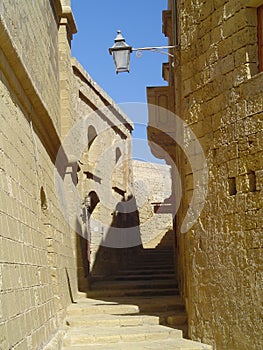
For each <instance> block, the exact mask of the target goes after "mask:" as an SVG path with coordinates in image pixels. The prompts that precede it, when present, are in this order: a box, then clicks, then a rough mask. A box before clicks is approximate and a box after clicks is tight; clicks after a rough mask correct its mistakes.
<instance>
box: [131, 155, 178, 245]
mask: <svg viewBox="0 0 263 350" xmlns="http://www.w3.org/2000/svg"><path fill="white" fill-rule="evenodd" d="M133 188H134V196H135V198H136V202H137V206H138V210H139V218H140V234H141V238H142V244H143V247H145V248H146V247H149V248H154V247H155V246H156V245H157V244H158V243H160V241H161V240H162V238H163V237H164V235H165V233H166V232H167V231H169V230H170V229H172V227H173V216H172V213H160V210H159V213H158V212H157V213H155V212H154V206H156V205H157V204H161V203H164V201H165V200H166V199H168V198H169V197H170V196H171V191H172V181H171V168H170V167H169V166H168V165H163V164H158V163H149V162H141V161H138V160H134V161H133Z"/></svg>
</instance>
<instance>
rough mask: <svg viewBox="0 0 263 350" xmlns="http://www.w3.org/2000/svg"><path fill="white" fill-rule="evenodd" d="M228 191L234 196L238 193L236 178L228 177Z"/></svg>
mask: <svg viewBox="0 0 263 350" xmlns="http://www.w3.org/2000/svg"><path fill="white" fill-rule="evenodd" d="M228 193H229V195H230V196H234V195H235V194H236V193H237V186H236V178H235V177H230V178H229V179H228Z"/></svg>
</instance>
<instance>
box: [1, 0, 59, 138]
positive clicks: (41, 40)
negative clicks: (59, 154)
mask: <svg viewBox="0 0 263 350" xmlns="http://www.w3.org/2000/svg"><path fill="white" fill-rule="evenodd" d="M59 9H60V10H61V5H60V1H58V0H52V1H49V0H41V1H36V2H34V4H32V1H31V0H25V1H23V4H22V6H21V3H20V2H17V1H12V0H10V1H2V2H1V4H0V16H1V27H0V28H1V37H3V35H7V36H8V37H9V40H10V43H7V42H3V40H1V43H2V45H4V46H5V48H6V49H7V48H8V44H11V47H10V51H12V52H10V54H11V53H12V56H13V58H12V61H10V65H11V67H12V69H14V70H18V69H19V68H18V67H19V66H18V65H17V60H19V61H20V62H21V64H22V65H23V67H24V70H25V72H24V73H22V72H21V71H20V72H18V78H19V79H23V80H24V82H25V81H26V79H28V85H32V86H33V89H34V92H35V95H36V96H34V99H35V100H38V99H40V100H41V103H42V104H43V106H44V107H45V109H46V111H47V113H48V114H49V116H50V118H51V119H52V121H53V123H54V126H55V128H56V130H57V131H58V132H59V130H60V104H59V67H58V35H57V32H58V15H59ZM24 75H25V76H26V78H25V77H24ZM47 77H49V79H47ZM28 89H29V87H28ZM32 98H33V96H32Z"/></svg>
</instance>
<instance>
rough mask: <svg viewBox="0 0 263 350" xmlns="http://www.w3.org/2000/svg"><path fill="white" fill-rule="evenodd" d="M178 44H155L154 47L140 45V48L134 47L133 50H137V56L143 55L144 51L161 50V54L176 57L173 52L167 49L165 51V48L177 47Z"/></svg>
mask: <svg viewBox="0 0 263 350" xmlns="http://www.w3.org/2000/svg"><path fill="white" fill-rule="evenodd" d="M177 47H178V46H153V47H138V48H132V49H131V50H132V51H136V56H137V57H141V56H142V51H153V52H159V53H161V54H164V55H167V56H170V57H174V55H173V54H171V53H170V52H167V51H163V50H165V49H175V48H177Z"/></svg>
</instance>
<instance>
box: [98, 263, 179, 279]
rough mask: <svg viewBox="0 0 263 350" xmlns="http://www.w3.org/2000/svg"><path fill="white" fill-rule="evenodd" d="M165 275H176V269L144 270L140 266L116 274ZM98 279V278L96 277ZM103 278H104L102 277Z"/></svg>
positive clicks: (170, 267)
mask: <svg viewBox="0 0 263 350" xmlns="http://www.w3.org/2000/svg"><path fill="white" fill-rule="evenodd" d="M165 273H174V267H172V266H169V267H167V268H160V269H154V268H147V269H144V268H143V267H142V266H140V267H139V266H138V267H137V268H135V269H131V268H130V269H127V270H119V271H118V272H116V274H115V276H119V275H122V276H123V274H125V275H126V276H130V275H143V276H144V275H148V274H153V275H162V274H165ZM95 278H96V277H95ZM101 278H103V277H101Z"/></svg>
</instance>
